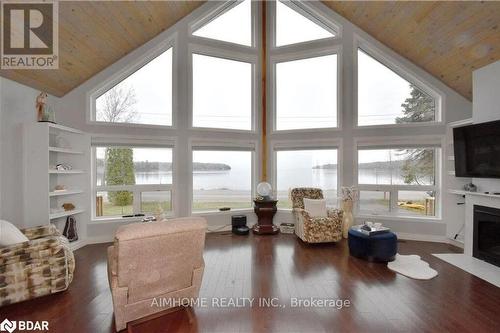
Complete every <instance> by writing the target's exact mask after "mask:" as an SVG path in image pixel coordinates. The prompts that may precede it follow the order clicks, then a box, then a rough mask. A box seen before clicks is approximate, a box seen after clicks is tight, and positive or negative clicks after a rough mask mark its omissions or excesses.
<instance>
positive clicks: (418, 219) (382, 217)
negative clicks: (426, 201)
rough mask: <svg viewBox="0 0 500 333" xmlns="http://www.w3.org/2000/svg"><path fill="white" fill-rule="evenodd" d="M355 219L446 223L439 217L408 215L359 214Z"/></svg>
mask: <svg viewBox="0 0 500 333" xmlns="http://www.w3.org/2000/svg"><path fill="white" fill-rule="evenodd" d="M354 218H355V219H372V220H386V221H409V222H424V223H425V222H432V223H444V222H443V219H442V218H441V217H437V216H430V217H426V216H408V215H376V214H357V215H354Z"/></svg>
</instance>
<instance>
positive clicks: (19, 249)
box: [0, 236, 69, 267]
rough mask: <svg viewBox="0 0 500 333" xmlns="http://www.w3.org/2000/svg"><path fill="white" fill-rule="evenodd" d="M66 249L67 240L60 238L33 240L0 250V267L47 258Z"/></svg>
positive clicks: (50, 237) (51, 237)
mask: <svg viewBox="0 0 500 333" xmlns="http://www.w3.org/2000/svg"><path fill="white" fill-rule="evenodd" d="M64 247H68V248H69V245H68V240H67V239H66V238H65V237H62V236H49V237H45V238H38V239H33V240H30V241H28V242H23V243H18V244H13V245H9V246H6V247H3V248H0V267H1V266H4V265H9V264H13V263H20V262H28V261H31V260H33V259H44V258H49V257H52V256H53V255H55V254H56V253H59V252H60V251H61V249H63V248H64Z"/></svg>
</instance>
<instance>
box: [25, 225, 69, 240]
mask: <svg viewBox="0 0 500 333" xmlns="http://www.w3.org/2000/svg"><path fill="white" fill-rule="evenodd" d="M21 232H22V233H23V234H24V235H25V236H26V237H28V239H29V240H34V239H38V238H44V237H48V236H60V235H61V233H60V232H59V230H57V228H56V226H55V225H53V224H48V225H40V226H37V227H32V228H25V229H21Z"/></svg>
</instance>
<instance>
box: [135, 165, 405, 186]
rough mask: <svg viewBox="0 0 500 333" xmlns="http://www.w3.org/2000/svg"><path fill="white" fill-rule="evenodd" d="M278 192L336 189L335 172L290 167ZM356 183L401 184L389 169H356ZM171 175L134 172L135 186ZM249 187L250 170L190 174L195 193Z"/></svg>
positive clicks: (283, 173)
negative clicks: (306, 187)
mask: <svg viewBox="0 0 500 333" xmlns="http://www.w3.org/2000/svg"><path fill="white" fill-rule="evenodd" d="M277 177H278V189H279V190H280V191H288V189H289V188H293V187H298V186H318V187H321V188H323V189H329V190H332V189H336V188H337V170H335V169H304V168H296V169H294V168H290V169H287V170H284V171H281V172H279V174H278V175H277ZM359 177H360V179H359V180H360V183H363V184H398V185H399V184H404V182H403V178H402V176H401V175H400V174H399V173H396V172H392V173H391V172H390V171H389V170H382V171H381V170H367V169H361V170H360V174H359ZM171 182H172V173H171V172H160V173H136V183H137V184H171ZM251 187H252V184H251V176H250V171H249V170H247V169H239V168H233V169H232V170H228V171H203V172H202V171H199V172H194V176H193V188H194V189H195V190H205V191H207V190H221V189H230V190H234V191H249V190H250V189H251Z"/></svg>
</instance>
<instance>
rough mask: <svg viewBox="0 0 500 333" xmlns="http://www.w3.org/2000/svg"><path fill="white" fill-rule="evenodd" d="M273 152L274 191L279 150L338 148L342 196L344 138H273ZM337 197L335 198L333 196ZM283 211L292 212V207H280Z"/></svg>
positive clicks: (276, 189)
mask: <svg viewBox="0 0 500 333" xmlns="http://www.w3.org/2000/svg"><path fill="white" fill-rule="evenodd" d="M269 149H270V152H271V154H270V155H269V156H271V170H272V174H271V177H272V180H271V186H272V188H273V191H276V192H277V191H278V152H279V151H293V150H331V149H336V150H337V197H336V198H337V200H339V198H340V193H341V188H342V173H343V165H344V163H343V162H342V160H341V159H342V156H343V145H342V138H336V139H333V140H332V139H326V140H321V139H312V140H271V142H270V147H269ZM333 199H335V198H333ZM280 210H282V211H287V212H291V211H292V209H288V208H280Z"/></svg>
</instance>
